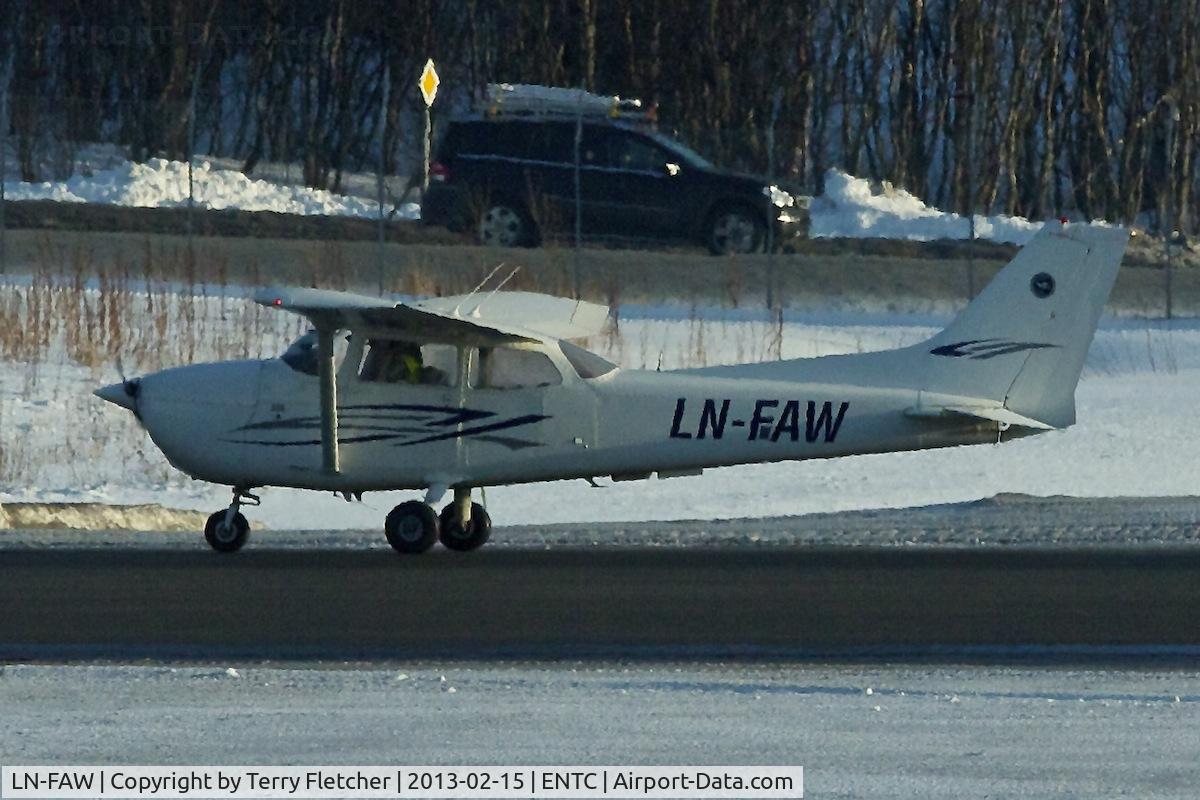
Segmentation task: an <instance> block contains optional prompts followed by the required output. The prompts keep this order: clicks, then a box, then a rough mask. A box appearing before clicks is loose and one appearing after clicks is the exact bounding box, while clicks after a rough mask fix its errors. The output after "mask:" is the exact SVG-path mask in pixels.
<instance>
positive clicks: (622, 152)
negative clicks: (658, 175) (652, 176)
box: [581, 127, 671, 172]
mask: <svg viewBox="0 0 1200 800" xmlns="http://www.w3.org/2000/svg"><path fill="white" fill-rule="evenodd" d="M670 160H671V159H670V158H669V157H668V156H667V154H666V152H665V151H664V150H663V149H662V148H661V147H659V146H658V145H656V144H654V143H653V142H651V141H649V140H648V139H643V138H642V137H640V136H635V135H634V134H632V133H629V132H628V131H623V130H617V129H613V128H609V129H604V128H594V127H593V128H585V129H584V134H583V148H582V153H581V161H582V162H583V163H584V164H585V165H589V166H597V167H604V168H607V169H623V170H637V171H641V172H660V171H662V169H663V165H665V164H666V163H667V162H668V161H670Z"/></svg>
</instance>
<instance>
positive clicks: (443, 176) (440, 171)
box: [429, 161, 450, 183]
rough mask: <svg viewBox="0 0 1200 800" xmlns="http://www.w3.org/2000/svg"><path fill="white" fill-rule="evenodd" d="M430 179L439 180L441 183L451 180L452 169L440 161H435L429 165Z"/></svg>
mask: <svg viewBox="0 0 1200 800" xmlns="http://www.w3.org/2000/svg"><path fill="white" fill-rule="evenodd" d="M429 180H431V181H438V182H439V183H449V182H450V169H449V168H448V167H447V166H446V165H445V164H443V163H442V162H440V161H434V162H433V163H431V164H430V165H429Z"/></svg>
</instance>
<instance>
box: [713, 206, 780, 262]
mask: <svg viewBox="0 0 1200 800" xmlns="http://www.w3.org/2000/svg"><path fill="white" fill-rule="evenodd" d="M766 232H767V227H766V225H765V224H764V223H763V221H762V219H761V218H759V216H758V214H756V213H754V211H752V210H751V209H749V208H747V207H745V206H737V205H734V206H722V207H720V208H718V209H717V210H716V211H714V212H713V214H712V215H711V217H709V224H708V249H709V252H711V253H712V254H713V255H716V256H732V255H743V254H746V253H757V252H759V251H760V250H762V249H763V243H764V241H765V239H766Z"/></svg>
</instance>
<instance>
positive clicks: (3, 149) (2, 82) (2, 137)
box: [0, 50, 13, 275]
mask: <svg viewBox="0 0 1200 800" xmlns="http://www.w3.org/2000/svg"><path fill="white" fill-rule="evenodd" d="M12 61H13V54H12V51H11V50H10V51H9V53H8V58H7V59H5V61H4V71H3V72H0V275H4V274H5V273H7V272H8V234H7V220H5V218H4V202H5V197H4V182H5V181H6V180H8V167H7V164H8V76H9V73H10V72H11V71H12Z"/></svg>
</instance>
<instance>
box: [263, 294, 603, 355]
mask: <svg viewBox="0 0 1200 800" xmlns="http://www.w3.org/2000/svg"><path fill="white" fill-rule="evenodd" d="M254 300H255V302H257V303H259V304H260V305H264V306H268V307H270V308H279V309H282V310H284V311H292V312H295V313H297V314H301V315H303V316H305V317H307V318H308V319H309V320H310V321H312V323H313V327H315V328H317V329H318V330H320V329H322V328H333V329H335V330H336V329H340V328H349V329H351V330H356V331H362V332H364V333H367V332H369V333H370V334H371V335H374V336H378V337H380V338H388V337H395V338H400V339H412V340H414V341H419V342H426V341H440V342H445V343H447V344H464V345H475V346H491V345H499V344H511V343H514V342H522V341H524V342H537V341H542V340H544V339H581V338H584V337H587V336H593V335H595V334H597V333H599V332H600V331H601V330H603V329H604V325H605V324H606V322H607V320H608V307H607V306H603V305H599V304H596V303H588V302H586V301H582V300H580V301H576V300H568V299H566V298H563V297H553V296H551V295H545V294H536V293H533V292H502V293H497V294H494V295H490V296H489V295H483V296H480V295H479V294H468V295H454V296H451V297H439V298H434V299H430V300H422V301H419V302H416V303H411V304H408V303H398V302H394V301H389V300H383V299H381V298H377V297H368V296H366V295H359V294H351V293H349V292H337V291H330V290H327V289H302V288H284V289H266V290H263V291H260V292H258V293H257V294H256V295H255V297H254Z"/></svg>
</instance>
